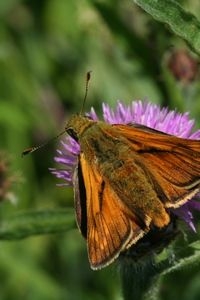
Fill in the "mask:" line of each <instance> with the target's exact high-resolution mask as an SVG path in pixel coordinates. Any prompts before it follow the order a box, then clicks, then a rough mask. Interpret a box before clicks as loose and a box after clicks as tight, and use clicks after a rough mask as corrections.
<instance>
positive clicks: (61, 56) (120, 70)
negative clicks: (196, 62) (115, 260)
mask: <svg viewBox="0 0 200 300" xmlns="http://www.w3.org/2000/svg"><path fill="white" fill-rule="evenodd" d="M176 2H178V3H180V4H181V5H183V7H185V8H186V9H188V10H189V11H190V12H192V13H194V14H195V15H196V17H197V18H198V19H199V18H200V3H199V1H195V0H190V1H189V0H188V1H176ZM173 49H188V50H189V51H190V49H189V48H187V45H186V44H185V43H184V42H183V41H182V40H181V39H180V38H178V37H176V36H175V35H174V34H173V33H172V32H171V31H170V30H169V28H168V26H165V25H164V24H161V23H158V22H156V21H155V20H154V19H153V18H152V17H151V16H149V15H148V14H147V13H145V12H144V11H142V10H141V9H140V8H139V7H138V6H137V5H136V4H134V3H133V2H132V1H129V0H125V1H119V0H115V1H114V0H110V1H92V0H79V1H78V0H74V1H72V0H68V1H67V0H59V1H56V0H43V1H39V0H26V1H25V0H2V1H0V133H1V138H0V151H1V152H3V153H4V154H3V155H4V156H5V157H7V158H8V159H9V160H10V174H11V175H10V176H14V177H15V181H16V183H15V184H14V187H13V193H14V195H15V198H16V203H15V204H13V203H11V202H10V201H3V202H2V203H1V205H0V215H1V218H2V219H5V218H6V217H10V218H12V214H15V213H17V212H21V211H22V212H23V211H25V210H43V211H45V210H49V209H50V210H51V211H53V210H57V209H62V208H63V209H64V208H71V207H73V192H72V190H71V189H68V188H60V187H56V183H59V181H58V180H57V179H56V178H54V177H53V176H52V175H51V174H50V173H49V170H48V168H49V167H53V166H55V164H54V161H53V157H54V155H55V150H56V148H57V147H58V145H59V142H58V143H57V144H56V143H54V144H49V145H48V147H46V148H43V149H41V151H38V152H36V153H34V154H33V155H30V156H28V157H26V158H24V159H22V158H21V152H22V151H23V150H24V148H27V147H29V146H31V145H37V144H40V143H42V142H44V141H46V140H48V139H49V138H51V137H53V136H55V135H56V134H57V133H58V132H60V131H62V130H63V128H64V124H65V120H66V118H67V117H68V116H69V115H70V114H71V113H73V112H78V111H79V110H80V107H81V102H82V99H83V95H84V88H85V73H86V71H88V70H92V71H93V73H92V80H91V85H90V89H89V95H88V99H87V104H86V109H88V110H89V109H90V107H91V106H93V107H94V108H95V109H96V110H97V111H98V112H100V109H101V103H102V102H103V101H104V102H107V103H109V104H110V105H112V106H113V107H114V105H115V103H116V101H117V100H118V99H120V100H124V102H125V103H130V101H131V100H133V99H142V100H143V99H148V100H149V101H152V102H154V103H158V104H160V105H166V106H169V107H170V108H172V109H175V108H177V109H178V110H180V111H190V113H191V116H192V117H193V118H196V120H197V126H200V121H199V120H200V84H199V77H198V78H197V79H196V80H195V81H193V82H191V83H189V84H187V85H186V84H183V83H181V82H177V81H176V79H175V78H174V77H173V76H172V74H171V73H170V72H169V70H168V68H167V63H166V61H167V57H168V56H169V54H170V52H171V51H172V50H173ZM192 55H193V54H192ZM66 217H67V214H66ZM186 231H187V229H186ZM190 239H191V241H192V239H194V235H192V236H190ZM175 274H176V273H175ZM178 274H179V275H178V276H175V279H174V277H173V276H171V277H170V276H169V277H167V278H166V279H165V284H164V285H163V290H162V299H166V300H168V299H170V300H171V299H178V298H180V297H181V298H182V299H183V300H196V299H199V298H200V273H199V270H198V268H196V269H195V268H191V269H187V270H186V271H185V272H184V271H182V273H181V274H180V273H178ZM188 278H189V280H188ZM0 282H1V284H0V299H3V300H7V299H8V300H12V299H15V300H18V299H27V300H51V299H52V300H53V299H60V300H62V299H65V300H67V299H70V300H73V299H74V300H77V299H83V300H84V299H85V300H87V299H94V300H103V299H112V300H118V299H121V291H120V285H119V278H118V272H117V267H116V265H114V266H111V267H108V268H106V269H105V270H102V271H98V272H94V271H91V270H90V268H89V263H88V260H87V253H86V243H85V241H84V240H83V238H82V237H81V236H80V234H79V232H78V230H77V229H76V228H75V226H74V229H73V230H69V231H67V232H66V233H57V234H54V235H53V234H52V235H42V236H35V237H31V238H28V239H24V240H21V241H15V242H14V241H12V242H11V241H9V242H6V241H1V244H0ZM183 284H184V287H185V288H183ZM186 290H187V293H183V291H186ZM180 294H181V296H180Z"/></svg>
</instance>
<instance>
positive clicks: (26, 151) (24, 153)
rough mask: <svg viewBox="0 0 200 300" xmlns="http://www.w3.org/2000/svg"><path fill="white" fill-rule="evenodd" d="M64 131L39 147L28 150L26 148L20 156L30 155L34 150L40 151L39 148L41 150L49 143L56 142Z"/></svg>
mask: <svg viewBox="0 0 200 300" xmlns="http://www.w3.org/2000/svg"><path fill="white" fill-rule="evenodd" d="M65 132H66V131H62V132H61V133H59V134H58V135H57V136H55V137H53V138H52V139H50V140H49V141H47V142H45V143H43V144H41V145H39V146H35V147H30V148H27V149H25V150H24V151H23V152H22V156H24V155H27V154H30V153H32V152H35V151H36V150H38V149H40V148H43V147H44V146H46V145H48V144H49V143H51V142H53V141H54V140H56V139H57V138H59V137H60V136H61V135H63V134H64V133H65Z"/></svg>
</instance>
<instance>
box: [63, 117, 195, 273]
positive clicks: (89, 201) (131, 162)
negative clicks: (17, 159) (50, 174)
mask: <svg viewBox="0 0 200 300" xmlns="http://www.w3.org/2000/svg"><path fill="white" fill-rule="evenodd" d="M65 130H66V132H67V133H68V134H69V135H70V136H71V137H72V138H73V139H75V140H76V141H77V142H78V143H79V144H80V149H81V150H80V151H81V152H80V156H79V163H78V167H77V169H76V172H75V176H74V178H75V206H76V216H77V223H78V227H79V228H80V231H81V233H82V235H83V236H84V237H85V238H86V239H87V245H88V255H89V261H90V264H91V267H92V269H100V268H102V267H105V266H107V265H109V264H110V263H111V262H112V261H113V260H114V259H116V258H117V257H118V256H119V254H120V253H121V252H122V251H124V250H126V249H128V248H129V247H130V246H131V245H133V244H135V243H136V242H137V241H138V240H139V239H141V238H142V237H143V236H144V235H145V234H146V233H147V232H148V231H149V230H150V228H151V226H156V227H158V228H163V227H164V226H166V225H167V224H168V223H169V221H170V216H169V214H168V212H167V209H168V208H177V207H179V206H181V205H183V204H184V203H186V202H187V201H188V200H190V199H191V198H192V197H194V196H195V195H196V194H197V193H198V192H199V191H200V141H197V140H188V139H182V138H178V137H175V136H171V135H168V134H165V133H162V132H160V131H157V130H153V129H150V128H148V127H145V126H142V125H109V124H106V123H104V122H101V121H93V120H90V119H88V118H87V117H83V116H81V115H75V116H72V118H71V119H70V120H69V121H68V123H67V125H66V128H65Z"/></svg>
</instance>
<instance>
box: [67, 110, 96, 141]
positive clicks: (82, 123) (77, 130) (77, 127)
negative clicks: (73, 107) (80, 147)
mask: <svg viewBox="0 0 200 300" xmlns="http://www.w3.org/2000/svg"><path fill="white" fill-rule="evenodd" d="M94 123H96V122H95V121H93V120H91V119H89V118H87V117H83V116H81V115H73V116H72V117H71V118H70V119H69V121H68V122H67V124H66V126H65V130H66V132H67V133H68V134H69V135H70V136H71V137H72V138H73V139H75V140H76V141H79V139H80V137H81V136H82V135H83V133H84V132H85V131H86V130H87V129H88V128H89V127H91V126H92V125H93V124H94Z"/></svg>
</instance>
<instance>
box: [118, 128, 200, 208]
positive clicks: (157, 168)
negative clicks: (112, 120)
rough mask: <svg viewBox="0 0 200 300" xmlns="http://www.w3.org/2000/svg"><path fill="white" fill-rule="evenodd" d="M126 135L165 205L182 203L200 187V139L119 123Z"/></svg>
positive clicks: (120, 130) (176, 205) (122, 134)
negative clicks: (190, 138) (180, 136)
mask: <svg viewBox="0 0 200 300" xmlns="http://www.w3.org/2000/svg"><path fill="white" fill-rule="evenodd" d="M115 127H116V129H117V130H118V133H119V134H120V135H121V136H123V137H124V138H126V139H127V140H128V141H129V143H130V146H131V147H132V148H133V151H136V152H137V153H138V154H139V156H140V163H141V167H142V168H143V170H144V171H145V172H146V174H147V176H148V177H149V178H150V180H151V183H152V185H153V187H154V188H155V190H156V192H157V194H158V195H160V197H159V198H160V200H161V201H162V202H163V203H164V205H165V207H178V206H180V205H182V204H183V203H185V202H186V201H188V200H189V199H191V198H192V197H193V196H194V195H195V194H197V193H198V192H199V190H200V141H198V140H189V139H181V138H178V137H175V136H171V135H168V134H166V133H162V132H159V131H156V130H154V129H149V128H148V127H145V126H139V125H137V126H134V125H133V126H129V125H128V126H126V125H115Z"/></svg>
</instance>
